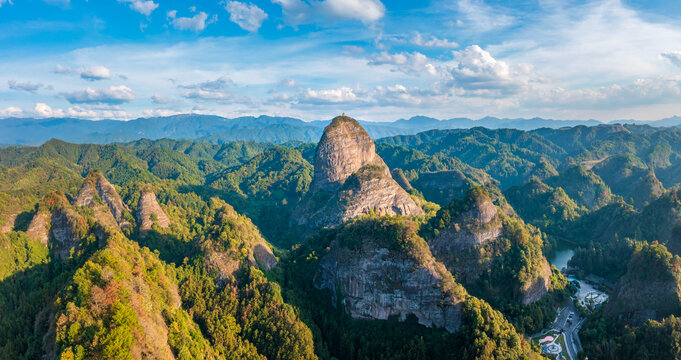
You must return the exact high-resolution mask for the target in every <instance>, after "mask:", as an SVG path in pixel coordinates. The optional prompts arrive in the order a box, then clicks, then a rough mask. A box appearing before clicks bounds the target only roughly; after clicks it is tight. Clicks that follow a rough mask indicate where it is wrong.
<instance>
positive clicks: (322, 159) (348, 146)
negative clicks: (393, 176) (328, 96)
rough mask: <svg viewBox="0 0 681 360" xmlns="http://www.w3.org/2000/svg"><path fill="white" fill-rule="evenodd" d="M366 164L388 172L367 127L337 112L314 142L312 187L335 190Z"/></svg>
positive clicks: (313, 188) (388, 174)
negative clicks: (317, 140)
mask: <svg viewBox="0 0 681 360" xmlns="http://www.w3.org/2000/svg"><path fill="white" fill-rule="evenodd" d="M365 165H377V166H380V167H382V168H384V169H385V174H386V175H387V176H390V173H389V172H388V166H386V165H385V163H384V162H383V159H381V157H380V156H378V154H376V146H375V145H374V141H373V140H371V137H370V136H369V134H368V133H367V132H366V130H364V128H362V126H361V125H360V124H359V123H358V122H357V121H356V120H355V119H353V118H351V117H348V116H337V117H335V118H334V119H333V121H331V124H329V125H328V126H327V127H326V128H325V129H324V134H323V135H322V138H321V140H320V141H319V145H317V150H316V152H315V159H314V179H313V181H312V190H318V189H327V190H335V189H337V188H339V187H340V186H341V185H343V183H344V182H345V180H347V178H348V177H350V175H352V174H353V173H355V172H357V171H358V170H359V169H361V168H362V167H363V166H365Z"/></svg>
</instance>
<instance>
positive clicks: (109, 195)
mask: <svg viewBox="0 0 681 360" xmlns="http://www.w3.org/2000/svg"><path fill="white" fill-rule="evenodd" d="M75 205H76V206H85V207H89V208H92V209H94V210H95V218H96V219H97V221H99V222H100V223H102V224H103V225H104V226H105V227H109V226H112V225H114V224H112V223H111V218H110V215H113V219H114V220H115V224H116V225H118V226H120V227H121V228H125V227H127V226H130V223H129V222H128V220H126V219H125V212H126V211H129V209H128V207H127V206H126V205H125V204H124V203H123V200H122V199H121V197H120V195H118V192H117V191H116V188H114V186H113V185H111V183H110V182H109V181H108V180H106V178H105V177H104V175H102V173H100V172H99V171H97V170H94V171H92V172H90V174H88V176H87V177H86V178H85V181H84V182H83V186H82V187H81V188H80V190H79V191H78V194H77V195H76V198H75ZM104 205H105V206H106V207H108V210H109V211H106V209H105V208H104Z"/></svg>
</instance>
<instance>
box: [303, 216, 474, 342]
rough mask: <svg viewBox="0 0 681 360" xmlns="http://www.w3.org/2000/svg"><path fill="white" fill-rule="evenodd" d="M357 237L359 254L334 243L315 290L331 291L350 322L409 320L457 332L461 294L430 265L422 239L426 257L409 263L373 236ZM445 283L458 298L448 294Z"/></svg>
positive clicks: (409, 258) (432, 262) (443, 271)
mask: <svg viewBox="0 0 681 360" xmlns="http://www.w3.org/2000/svg"><path fill="white" fill-rule="evenodd" d="M350 226H352V225H350ZM358 236H360V237H361V240H360V241H362V245H361V246H360V247H359V248H351V247H347V246H343V245H342V244H340V243H339V242H334V243H332V245H331V246H330V250H329V251H328V253H327V254H326V255H324V257H323V258H322V260H321V261H320V263H319V267H318V269H317V273H316V275H315V281H314V285H315V287H316V288H318V289H328V290H330V291H331V293H332V295H333V297H334V299H336V297H337V296H341V297H342V299H341V300H342V304H343V306H344V307H345V311H346V312H347V313H348V314H350V315H351V316H352V317H353V318H360V319H381V320H385V319H388V318H390V317H393V316H396V317H398V318H399V319H400V320H404V319H406V317H407V316H408V315H410V314H413V315H415V316H416V318H417V319H418V322H419V323H420V324H422V325H425V326H428V327H443V328H446V329H447V330H448V331H449V332H455V331H457V330H458V329H459V327H460V324H461V308H462V302H463V301H464V297H465V290H463V288H462V287H461V288H458V286H459V285H458V284H453V282H454V280H453V278H452V277H451V274H449V273H448V272H447V271H446V269H445V268H444V266H443V265H442V264H440V263H438V262H436V261H435V259H433V257H432V255H431V254H430V252H429V251H428V250H427V245H426V244H425V242H423V239H420V238H418V241H420V242H423V244H422V246H423V248H424V249H425V252H423V253H421V254H420V255H419V256H416V257H412V256H409V255H408V254H407V253H405V252H402V251H400V250H395V249H389V248H388V247H386V246H383V245H382V244H379V243H377V242H376V241H374V240H372V239H371V235H367V236H366V237H362V235H358ZM447 283H449V285H451V286H452V287H453V288H457V289H459V290H458V291H459V292H456V291H452V289H450V290H446V289H447V285H445V284H447ZM337 289H339V290H340V291H341V294H338V293H337ZM334 301H335V300H334Z"/></svg>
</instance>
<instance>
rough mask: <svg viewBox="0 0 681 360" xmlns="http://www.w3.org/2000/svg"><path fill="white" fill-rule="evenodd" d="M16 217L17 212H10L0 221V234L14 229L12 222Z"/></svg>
mask: <svg viewBox="0 0 681 360" xmlns="http://www.w3.org/2000/svg"><path fill="white" fill-rule="evenodd" d="M18 215H19V212H18V211H12V212H10V213H9V214H8V215H7V216H5V217H4V218H2V219H0V234H7V233H8V232H10V231H12V229H14V222H15V221H16V219H17V216H18Z"/></svg>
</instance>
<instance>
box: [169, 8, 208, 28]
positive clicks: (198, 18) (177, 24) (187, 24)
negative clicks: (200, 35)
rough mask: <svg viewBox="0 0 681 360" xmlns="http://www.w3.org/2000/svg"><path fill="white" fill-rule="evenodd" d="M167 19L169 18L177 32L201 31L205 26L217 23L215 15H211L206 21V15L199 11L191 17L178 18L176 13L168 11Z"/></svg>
mask: <svg viewBox="0 0 681 360" xmlns="http://www.w3.org/2000/svg"><path fill="white" fill-rule="evenodd" d="M167 15H168V17H169V18H171V21H170V23H171V24H173V27H174V28H175V29H177V30H191V31H194V32H199V31H203V30H204V29H205V28H206V26H207V25H209V24H212V23H214V22H216V21H217V15H213V16H212V17H211V18H210V20H209V19H208V14H206V13H205V12H203V11H201V12H199V13H198V14H196V15H194V16H192V17H178V18H176V17H175V16H176V15H177V11H174V10H173V11H169V12H168V14H167Z"/></svg>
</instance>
